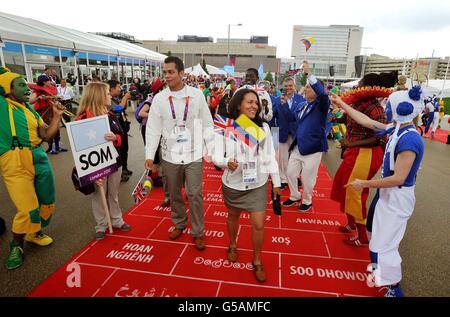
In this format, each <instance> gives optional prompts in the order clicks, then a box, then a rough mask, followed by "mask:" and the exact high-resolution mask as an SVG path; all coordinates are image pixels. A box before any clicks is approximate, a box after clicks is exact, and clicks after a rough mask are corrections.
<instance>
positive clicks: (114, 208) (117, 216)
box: [91, 167, 124, 232]
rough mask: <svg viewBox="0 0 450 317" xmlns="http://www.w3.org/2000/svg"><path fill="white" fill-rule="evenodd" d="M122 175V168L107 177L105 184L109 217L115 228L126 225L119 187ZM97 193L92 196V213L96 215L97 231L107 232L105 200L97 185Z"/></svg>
mask: <svg viewBox="0 0 450 317" xmlns="http://www.w3.org/2000/svg"><path fill="white" fill-rule="evenodd" d="M121 175H122V167H120V168H119V169H118V171H117V172H115V173H112V174H110V175H108V177H106V181H105V182H104V184H103V190H104V192H105V195H106V202H107V204H108V208H109V215H110V217H111V224H112V226H113V227H116V228H119V227H121V226H122V225H123V224H124V221H123V219H122V210H121V209H120V205H119V186H120V178H121ZM95 187H96V189H95V192H94V193H93V194H92V195H91V196H92V213H93V214H94V218H95V222H96V224H97V225H96V226H95V231H105V232H106V229H107V228H108V218H107V217H106V210H105V208H104V207H103V200H102V196H101V193H100V190H99V189H98V188H97V185H95Z"/></svg>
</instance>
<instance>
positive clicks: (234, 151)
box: [212, 88, 281, 282]
mask: <svg viewBox="0 0 450 317" xmlns="http://www.w3.org/2000/svg"><path fill="white" fill-rule="evenodd" d="M228 110H229V115H230V119H233V120H234V121H233V124H232V126H230V127H228V128H227V129H230V130H232V133H224V135H225V136H227V135H229V136H230V137H227V138H224V140H223V141H222V142H220V141H219V140H216V142H215V148H214V153H213V155H212V160H213V162H214V164H215V165H217V166H219V167H222V168H223V169H224V170H225V171H224V173H223V176H222V191H223V197H224V201H225V205H226V206H227V208H228V218H227V227H228V234H229V237H230V245H229V248H228V251H227V257H228V260H229V261H230V262H235V261H236V260H237V257H238V254H237V249H236V246H237V244H236V238H237V233H238V228H239V217H240V214H241V212H242V211H248V212H250V221H251V224H252V242H253V252H254V253H253V267H254V274H255V278H256V280H258V281H259V282H264V281H265V280H266V275H265V272H264V268H263V265H262V261H261V251H262V245H263V237H264V219H265V217H266V208H267V191H268V177H269V174H270V175H271V178H272V184H273V186H274V193H275V194H281V190H280V176H279V174H278V164H277V161H276V159H275V150H274V146H273V142H272V137H271V133H270V128H269V125H268V124H267V123H265V122H263V120H262V119H261V117H260V116H259V115H258V114H259V113H260V112H261V104H260V101H259V98H258V94H257V93H256V92H255V91H254V90H252V89H246V88H243V89H240V90H238V91H237V92H236V93H235V94H234V96H233V98H232V99H231V100H230V103H229V105H228ZM227 132H229V131H227Z"/></svg>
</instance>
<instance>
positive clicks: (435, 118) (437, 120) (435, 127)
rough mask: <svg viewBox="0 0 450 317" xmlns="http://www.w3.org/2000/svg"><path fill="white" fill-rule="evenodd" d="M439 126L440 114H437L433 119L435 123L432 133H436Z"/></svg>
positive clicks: (433, 123)
mask: <svg viewBox="0 0 450 317" xmlns="http://www.w3.org/2000/svg"><path fill="white" fill-rule="evenodd" d="M438 125H439V112H436V113H435V114H434V117H433V122H432V123H431V131H432V132H436V129H437V127H438Z"/></svg>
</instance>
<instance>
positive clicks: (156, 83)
mask: <svg viewBox="0 0 450 317" xmlns="http://www.w3.org/2000/svg"><path fill="white" fill-rule="evenodd" d="M163 87H164V83H163V82H162V81H161V79H159V77H157V78H155V80H153V83H152V93H154V94H156V93H157V92H158V91H160V90H161V88H163Z"/></svg>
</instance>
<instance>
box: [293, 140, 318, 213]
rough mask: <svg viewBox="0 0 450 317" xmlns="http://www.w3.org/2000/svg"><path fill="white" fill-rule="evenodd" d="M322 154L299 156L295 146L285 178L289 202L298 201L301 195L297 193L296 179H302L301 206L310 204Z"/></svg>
mask: <svg viewBox="0 0 450 317" xmlns="http://www.w3.org/2000/svg"><path fill="white" fill-rule="evenodd" d="M321 159H322V152H317V153H313V154H309V155H301V154H300V152H299V151H298V146H296V147H295V148H294V149H293V150H292V152H291V156H290V157H289V162H288V168H287V177H288V184H289V191H290V197H289V199H290V200H294V201H295V200H300V198H301V195H300V192H299V191H298V184H297V179H298V177H299V176H301V177H302V189H303V199H302V204H306V205H309V204H311V203H312V193H313V189H314V186H315V185H316V180H317V172H318V170H319V165H320V161H321Z"/></svg>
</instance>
